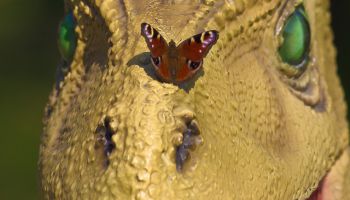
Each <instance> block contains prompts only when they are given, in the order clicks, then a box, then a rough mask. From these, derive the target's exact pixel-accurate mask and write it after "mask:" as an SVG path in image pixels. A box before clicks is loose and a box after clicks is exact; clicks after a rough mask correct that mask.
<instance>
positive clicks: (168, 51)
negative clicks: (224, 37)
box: [141, 23, 219, 84]
mask: <svg viewBox="0 0 350 200" xmlns="http://www.w3.org/2000/svg"><path fill="white" fill-rule="evenodd" d="M141 34H142V36H144V38H145V40H146V43H147V46H148V48H149V49H150V51H151V61H152V65H153V67H154V69H155V71H156V74H157V76H158V78H159V79H161V80H162V81H164V82H168V83H174V84H181V83H183V82H185V81H187V80H189V79H190V78H191V77H193V76H194V75H195V74H196V73H197V72H198V71H199V70H200V69H201V68H202V65H203V58H204V57H205V56H206V55H207V54H208V52H209V50H210V48H211V47H212V46H213V45H214V44H215V43H216V41H217V39H218V36H219V35H218V32H217V31H215V30H212V31H206V32H203V33H200V34H197V35H195V36H193V37H191V38H189V39H187V40H184V41H183V42H181V43H180V44H179V45H178V46H176V44H175V42H174V41H173V40H171V41H170V42H169V43H167V42H166V41H165V39H164V38H163V37H162V36H161V35H160V34H159V32H158V31H157V30H156V29H154V28H153V27H151V25H149V24H147V23H142V24H141Z"/></svg>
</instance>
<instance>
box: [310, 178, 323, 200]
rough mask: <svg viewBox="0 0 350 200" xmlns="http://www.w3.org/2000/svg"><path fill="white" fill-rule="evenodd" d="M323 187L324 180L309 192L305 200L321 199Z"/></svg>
mask: <svg viewBox="0 0 350 200" xmlns="http://www.w3.org/2000/svg"><path fill="white" fill-rule="evenodd" d="M323 188H324V180H322V181H321V182H320V184H319V185H318V188H317V189H316V190H315V191H314V192H313V193H312V194H311V196H310V197H309V198H308V199H307V200H323V197H322V190H323Z"/></svg>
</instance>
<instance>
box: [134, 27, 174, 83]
mask: <svg viewBox="0 0 350 200" xmlns="http://www.w3.org/2000/svg"><path fill="white" fill-rule="evenodd" d="M141 35H142V36H143V37H144V38H145V40H146V43H147V46H148V49H149V50H150V52H151V61H152V64H153V66H154V68H155V71H156V73H157V75H158V77H159V78H160V79H162V80H164V81H170V79H171V75H170V71H169V67H168V66H169V61H168V58H167V52H168V48H169V47H168V44H167V42H166V41H165V39H164V38H163V36H162V35H160V34H159V32H158V31H157V30H156V29H155V28H153V27H152V26H151V25H149V24H147V23H142V24H141Z"/></svg>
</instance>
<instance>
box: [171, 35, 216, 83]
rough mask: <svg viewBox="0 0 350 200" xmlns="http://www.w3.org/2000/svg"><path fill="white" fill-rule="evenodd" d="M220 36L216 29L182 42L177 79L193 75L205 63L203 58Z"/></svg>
mask: <svg viewBox="0 0 350 200" xmlns="http://www.w3.org/2000/svg"><path fill="white" fill-rule="evenodd" d="M218 38H219V33H218V32H217V31H215V30H211V31H205V32H203V33H200V34H197V35H194V36H192V37H191V38H188V39H187V40H185V41H183V42H181V44H180V45H179V46H178V47H177V49H178V52H179V59H178V68H177V69H176V81H177V82H183V81H185V80H187V79H189V78H190V77H192V76H193V75H194V74H195V73H196V72H197V71H198V70H199V69H200V68H201V67H202V65H203V58H204V57H205V56H206V55H207V54H208V52H209V50H210V49H211V47H212V46H213V45H214V44H215V43H216V41H217V40H218Z"/></svg>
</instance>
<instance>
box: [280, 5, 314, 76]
mask: <svg viewBox="0 0 350 200" xmlns="http://www.w3.org/2000/svg"><path fill="white" fill-rule="evenodd" d="M281 33H282V43H281V45H280V47H279V50H278V51H279V55H280V57H281V59H282V61H283V62H285V63H287V64H289V65H290V67H291V69H287V72H288V70H289V72H291V73H292V75H296V74H298V73H300V72H302V71H303V69H304V68H305V66H306V64H307V59H308V54H309V50H310V26H309V23H308V20H307V17H306V14H305V10H304V7H303V6H299V7H297V8H296V10H295V11H294V12H293V13H292V14H291V15H290V16H289V18H288V19H287V21H286V23H285V25H284V27H283V29H282V32H281Z"/></svg>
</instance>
